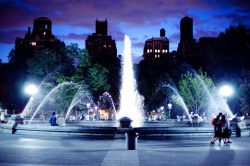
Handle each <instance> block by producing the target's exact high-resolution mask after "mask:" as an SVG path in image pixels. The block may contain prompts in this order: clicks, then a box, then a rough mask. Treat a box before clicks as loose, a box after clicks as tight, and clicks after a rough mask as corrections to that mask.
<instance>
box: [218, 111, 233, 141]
mask: <svg viewBox="0 0 250 166" xmlns="http://www.w3.org/2000/svg"><path fill="white" fill-rule="evenodd" d="M220 125H221V127H222V134H221V137H222V139H223V140H224V144H226V145H227V144H229V143H232V142H231V141H230V140H229V137H230V126H229V121H228V119H227V118H226V115H222V116H221V120H220Z"/></svg>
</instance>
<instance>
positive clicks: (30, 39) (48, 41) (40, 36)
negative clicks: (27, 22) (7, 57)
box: [15, 17, 62, 48]
mask: <svg viewBox="0 0 250 166" xmlns="http://www.w3.org/2000/svg"><path fill="white" fill-rule="evenodd" d="M15 44H16V47H18V46H22V45H23V44H25V45H30V46H33V47H34V48H44V47H54V46H57V45H61V44H62V43H61V42H60V41H59V40H58V39H56V37H55V36H54V35H53V34H52V22H51V20H49V19H48V18H46V17H39V18H37V19H35V20H34V23H33V30H32V32H31V27H28V31H27V33H26V35H25V37H24V38H23V39H22V38H17V39H16V43H15Z"/></svg>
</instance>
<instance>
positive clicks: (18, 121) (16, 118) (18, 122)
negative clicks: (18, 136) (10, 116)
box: [12, 114, 23, 134]
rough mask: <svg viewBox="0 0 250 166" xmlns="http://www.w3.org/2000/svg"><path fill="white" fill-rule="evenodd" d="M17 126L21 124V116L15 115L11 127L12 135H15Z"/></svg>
mask: <svg viewBox="0 0 250 166" xmlns="http://www.w3.org/2000/svg"><path fill="white" fill-rule="evenodd" d="M18 124H23V118H22V117H21V115H19V114H18V115H16V117H15V119H14V123H13V126H12V134H15V133H16V131H17V129H16V127H17V125H18Z"/></svg>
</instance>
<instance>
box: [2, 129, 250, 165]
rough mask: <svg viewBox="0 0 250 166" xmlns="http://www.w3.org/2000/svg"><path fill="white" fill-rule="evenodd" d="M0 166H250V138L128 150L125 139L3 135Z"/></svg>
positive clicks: (146, 143)
mask: <svg viewBox="0 0 250 166" xmlns="http://www.w3.org/2000/svg"><path fill="white" fill-rule="evenodd" d="M0 138H1V142H0V165H1V166H16V165H25V166H26V165H29V166H31V165H90V166H91V165H93V166H97V165H98V166H99V165H103V166H106V165H108V166H110V165H112V166H125V165H126V166H138V165H140V166H152V165H157V166H161V165H162V166H163V165H164V166H165V165H170V166H172V165H178V166H179V165H192V166H193V165H202V166H203V165H241V166H242V165H243V166H244V165H250V158H249V154H250V137H249V135H248V136H244V137H235V136H233V137H232V138H231V141H232V142H233V143H232V144H231V145H228V146H227V145H224V144H223V143H221V144H219V142H216V143H215V145H210V140H211V138H210V137H201V138H200V137H197V138H195V137H194V138H192V139H190V138H189V139H186V138H185V136H180V137H179V138H178V139H177V138H175V139H159V140H157V139H149V140H141V139H138V141H137V147H136V150H127V142H126V140H125V139H100V138H98V139H97V138H78V137H73V138H72V137H62V136H58V137H55V136H50V135H49V133H48V134H47V135H34V136H32V135H27V134H26V135H22V134H18V133H17V134H10V133H0Z"/></svg>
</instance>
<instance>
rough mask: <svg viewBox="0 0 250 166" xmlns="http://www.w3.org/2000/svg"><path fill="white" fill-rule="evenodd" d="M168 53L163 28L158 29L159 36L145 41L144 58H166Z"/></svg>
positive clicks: (167, 43)
mask: <svg viewBox="0 0 250 166" xmlns="http://www.w3.org/2000/svg"><path fill="white" fill-rule="evenodd" d="M168 53H169V39H168V38H166V37H165V29H163V28H162V29H161V30H160V37H152V38H151V39H148V40H146V41H145V45H144V49H143V57H144V59H157V58H166V57H167V56H168Z"/></svg>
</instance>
